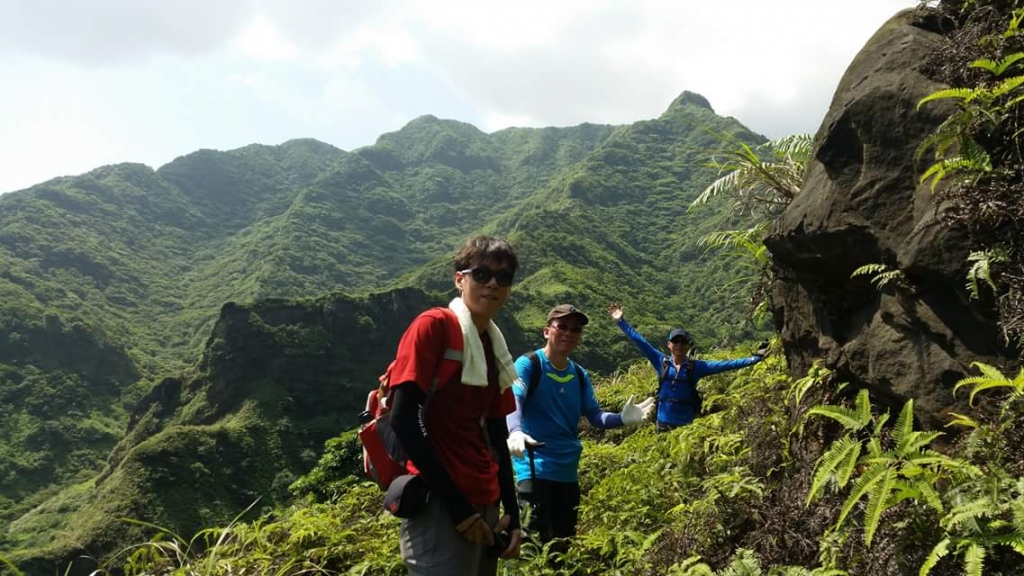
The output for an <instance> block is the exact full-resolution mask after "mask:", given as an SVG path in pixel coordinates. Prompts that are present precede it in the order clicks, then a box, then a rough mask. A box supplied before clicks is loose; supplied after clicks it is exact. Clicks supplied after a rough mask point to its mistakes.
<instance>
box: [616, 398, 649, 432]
mask: <svg viewBox="0 0 1024 576" xmlns="http://www.w3.org/2000/svg"><path fill="white" fill-rule="evenodd" d="M634 398H636V396H635V395H633V396H630V397H629V400H626V404H625V405H624V406H623V407H622V412H620V413H619V414H620V415H621V416H622V423H623V424H625V425H626V426H635V425H637V424H639V423H641V422H643V421H644V420H646V419H648V418H649V417H650V416H651V412H653V411H654V398H653V397H651V398H647V399H646V400H644V401H643V402H641V403H639V404H634V403H633V399H634Z"/></svg>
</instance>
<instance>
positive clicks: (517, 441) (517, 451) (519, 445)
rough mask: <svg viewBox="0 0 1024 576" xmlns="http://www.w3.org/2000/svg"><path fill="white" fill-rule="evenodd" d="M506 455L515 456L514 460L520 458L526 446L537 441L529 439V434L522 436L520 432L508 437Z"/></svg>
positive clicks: (517, 431)
mask: <svg viewBox="0 0 1024 576" xmlns="http://www.w3.org/2000/svg"><path fill="white" fill-rule="evenodd" d="M506 443H507V444H508V453H509V454H511V455H513V456H515V457H516V458H522V457H523V453H524V452H526V445H527V444H530V445H533V444H537V441H536V440H534V439H533V438H531V437H530V435H529V434H524V433H523V432H522V431H520V430H516V431H515V432H513V433H511V434H509V435H508V440H507V441H506Z"/></svg>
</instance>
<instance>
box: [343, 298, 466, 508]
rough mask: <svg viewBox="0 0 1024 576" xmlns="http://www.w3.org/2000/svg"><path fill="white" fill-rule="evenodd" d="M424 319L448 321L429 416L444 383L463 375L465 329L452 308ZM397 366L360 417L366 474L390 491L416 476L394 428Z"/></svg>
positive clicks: (373, 393) (386, 375) (370, 397)
mask: <svg viewBox="0 0 1024 576" xmlns="http://www.w3.org/2000/svg"><path fill="white" fill-rule="evenodd" d="M420 316H432V317H434V318H440V319H442V320H443V321H444V327H445V328H444V329H445V338H444V347H445V349H444V353H443V354H441V356H440V358H441V360H440V362H439V363H438V366H437V368H436V369H435V370H434V378H433V379H431V381H430V389H429V390H427V397H426V399H425V400H424V401H423V412H424V414H425V413H426V410H427V406H428V405H429V404H430V401H431V399H433V397H434V393H435V392H437V388H438V386H439V385H440V384H441V383H446V382H448V381H449V380H451V379H452V378H453V377H454V376H455V375H456V374H458V373H461V371H462V351H463V349H464V348H463V346H464V345H463V341H462V327H461V326H460V325H459V319H458V317H457V316H456V315H455V313H454V312H452V311H451V310H449V309H448V308H431V309H430V310H427V311H426V312H424V313H423V314H421V315H420ZM394 366H395V362H394V361H392V362H391V364H389V365H388V369H387V371H385V372H384V374H383V375H382V376H381V377H380V378H379V380H380V385H379V386H378V387H376V388H374V389H373V390H371V391H370V394H369V395H368V396H367V397H366V410H365V411H364V412H363V413H362V414H360V415H359V422H360V425H361V426H360V428H359V441H360V443H362V445H363V470H364V471H365V472H366V474H367V475H368V476H369V477H370V478H372V479H373V480H374V481H376V482H377V484H378V485H379V486H380V487H381V490H387V489H388V486H390V485H391V482H392V480H394V479H395V478H397V477H398V476H401V475H402V474H409V473H416V472H417V471H416V469H415V466H412V465H411V463H410V462H409V461H408V457H407V456H406V454H405V450H403V449H402V446H401V444H400V443H399V442H398V438H397V437H396V436H395V432H394V430H393V429H392V427H391V405H390V404H391V396H392V389H391V386H390V380H391V370H392V368H394Z"/></svg>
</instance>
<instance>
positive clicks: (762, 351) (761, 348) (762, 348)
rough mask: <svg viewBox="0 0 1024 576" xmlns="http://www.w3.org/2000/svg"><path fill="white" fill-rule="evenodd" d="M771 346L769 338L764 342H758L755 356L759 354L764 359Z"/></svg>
mask: <svg viewBox="0 0 1024 576" xmlns="http://www.w3.org/2000/svg"><path fill="white" fill-rule="evenodd" d="M769 346H770V345H769V343H768V341H767V340H765V341H764V342H761V343H760V344H758V346H757V350H755V351H754V356H757V357H758V358H762V359H763V358H764V357H765V356H767V355H768V348H769Z"/></svg>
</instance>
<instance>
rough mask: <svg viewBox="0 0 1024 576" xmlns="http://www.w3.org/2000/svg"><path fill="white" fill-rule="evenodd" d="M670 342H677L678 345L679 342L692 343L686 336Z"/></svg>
mask: <svg viewBox="0 0 1024 576" xmlns="http://www.w3.org/2000/svg"><path fill="white" fill-rule="evenodd" d="M669 342H671V343H673V344H675V345H677V346H678V345H679V344H689V343H690V341H689V340H687V339H686V338H676V339H674V340H669Z"/></svg>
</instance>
